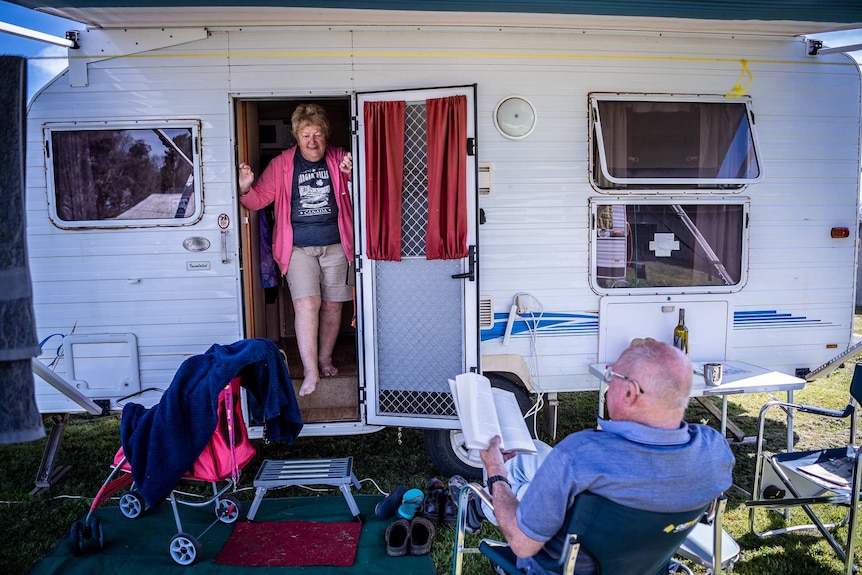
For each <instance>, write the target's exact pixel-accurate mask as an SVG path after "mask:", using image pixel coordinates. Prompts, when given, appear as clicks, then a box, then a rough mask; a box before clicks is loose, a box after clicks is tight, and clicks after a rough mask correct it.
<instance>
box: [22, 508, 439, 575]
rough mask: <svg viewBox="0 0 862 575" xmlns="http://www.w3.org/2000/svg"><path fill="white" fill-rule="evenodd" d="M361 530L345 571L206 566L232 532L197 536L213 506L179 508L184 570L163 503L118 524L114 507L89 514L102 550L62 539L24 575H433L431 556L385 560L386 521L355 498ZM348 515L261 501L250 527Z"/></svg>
mask: <svg viewBox="0 0 862 575" xmlns="http://www.w3.org/2000/svg"><path fill="white" fill-rule="evenodd" d="M354 497H355V499H356V503H357V505H358V506H359V510H360V511H361V512H362V516H363V518H364V521H365V523H364V524H363V526H362V532H361V534H360V536H359V548H358V550H357V552H356V561H355V562H354V563H353V565H352V566H350V567H235V566H230V565H217V564H215V563H213V560H214V559H215V557H216V555H218V552H219V551H221V548H222V546H223V545H224V544H225V541H227V539H228V537H229V536H230V534H231V533H232V532H233V528H234V526H233V525H225V524H222V523H218V524H216V525H215V526H213V527H212V529H210V530H209V531H207V532H206V533H205V534H204V535H203V536H202V537H198V535H200V534H201V533H202V532H203V531H204V530H205V529H206V528H207V526H208V525H209V524H210V522H211V521H212V520H213V519H214V518H215V511H214V508H213V505H212V504H210V505H208V506H206V507H199V508H194V507H189V506H184V505H181V506H179V512H180V520H181V521H182V525H183V531H184V532H185V533H188V534H190V535H193V536H195V537H198V539H199V541H200V542H201V543H202V547H201V548H200V549H199V550H198V556H197V561H196V562H195V563H194V564H193V565H190V566H187V567H183V566H180V565H177V564H176V563H174V561H173V559H171V557H170V553H169V552H168V546H169V544H170V541H171V538H172V537H173V536H174V535H176V533H177V527H176V523H175V521H174V516H173V512H172V511H171V505H170V503H169V502H165V503H163V504H162V505H161V506H159V507H158V508H157V509H156V510H155V511H149V512H147V513H145V514H144V515H142V516H141V517H139V518H137V519H127V518H125V517H123V515H122V514H121V513H120V511H119V509H118V508H117V507H107V506H102V507H100V508H99V509H97V510H96V512H95V514H96V516H97V517H99V519H100V520H101V521H102V532H103V534H104V548H103V549H102V550H101V551H95V550H93V551H87V552H85V554H83V555H81V556H79V557H76V556H75V555H74V554H73V553H72V545H71V543H70V542H69V539H68V537H67V538H65V539H63V540H62V541H60V543H59V544H58V545H57V547H56V548H55V549H54V551H52V552H51V554H49V555H48V556H47V557H45V558H44V559H43V560H42V561H41V562H40V563H39V564H38V565H36V567H35V568H34V569H33V571H31V574H32V575H49V574H57V575H60V574H62V575H75V574H87V575H90V574H92V573H100V574H105V575H112V574H116V575H137V574H144V573H147V574H151V573H159V574H162V573H185V574H186V575H194V574H200V573H230V574H231V575H238V574H252V573H253V574H255V575H266V574H267V573H279V574H286V575H292V574H295V573H302V574H308V575H340V574H347V573H362V574H368V575H378V574H379V575H394V574H398V575H434V565H433V563H432V562H431V557H430V555H420V556H415V555H408V556H405V557H389V556H388V555H387V554H386V542H385V540H384V537H385V532H386V527H387V526H388V525H389V523H390V522H391V521H392V520H391V519H390V520H386V521H382V520H380V519H377V517H375V515H374V506H375V505H376V504H377V502H378V501H380V500H381V497H379V496H376V495H355V496H354ZM250 504H251V502H250V501H244V502H243V504H242V515H241V516H240V521H245V516H246V513H248V507H249V505H250ZM351 519H352V515H351V514H350V509H349V508H348V507H347V503H346V502H345V500H344V498H343V497H341V496H338V497H291V498H284V499H278V498H266V499H264V500H263V501H262V502H261V504H260V508H259V509H258V512H257V515H256V517H255V521H299V520H306V521H349V520H351Z"/></svg>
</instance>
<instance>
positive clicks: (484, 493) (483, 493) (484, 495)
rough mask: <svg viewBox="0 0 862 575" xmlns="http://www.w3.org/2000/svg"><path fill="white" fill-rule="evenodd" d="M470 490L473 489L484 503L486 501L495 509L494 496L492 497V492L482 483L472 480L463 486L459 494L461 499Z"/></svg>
mask: <svg viewBox="0 0 862 575" xmlns="http://www.w3.org/2000/svg"><path fill="white" fill-rule="evenodd" d="M468 491H472V492H473V493H475V494H476V496H477V497H478V498H479V499H481V500H482V502H483V503H485V504H486V505H487V506H488V507H490V508H491V509H494V498H493V497H491V494H490V493H488V490H487V489H485V488H484V487H483V486H482V485H481V484H479V483H476V482H472V483H468V484H467V485H465V486H464V487H462V488H461V493H460V494H459V499H460V498H461V496H462V495H465V494H466V492H468Z"/></svg>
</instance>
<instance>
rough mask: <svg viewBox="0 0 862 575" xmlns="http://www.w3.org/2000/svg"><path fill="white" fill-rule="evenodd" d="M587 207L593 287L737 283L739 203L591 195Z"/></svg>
mask: <svg viewBox="0 0 862 575" xmlns="http://www.w3.org/2000/svg"><path fill="white" fill-rule="evenodd" d="M591 210H592V212H591V216H592V228H593V230H592V244H593V245H592V250H591V254H592V261H593V264H592V276H593V277H592V279H593V285H594V287H595V288H596V289H597V291H599V292H603V293H609V292H610V291H611V290H613V291H614V292H615V293H616V292H617V291H618V290H632V291H636V292H638V293H642V290H648V291H649V293H692V292H701V293H702V292H705V291H710V292H715V291H734V290H735V289H737V288H738V287H741V286H742V284H743V283H744V279H745V278H744V274H745V270H746V269H747V266H746V262H745V258H746V256H745V254H746V249H745V242H746V234H745V222H746V220H747V213H748V204H747V202H743V201H739V202H734V203H724V202H722V203H697V204H695V203H688V204H681V203H669V202H663V201H650V200H646V199H641V200H639V201H633V202H625V203H623V202H619V203H611V202H604V201H599V202H593V204H592V206H591Z"/></svg>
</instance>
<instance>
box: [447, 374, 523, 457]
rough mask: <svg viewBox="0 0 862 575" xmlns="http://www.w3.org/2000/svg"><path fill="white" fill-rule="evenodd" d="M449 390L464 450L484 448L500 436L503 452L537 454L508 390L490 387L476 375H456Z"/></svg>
mask: <svg viewBox="0 0 862 575" xmlns="http://www.w3.org/2000/svg"><path fill="white" fill-rule="evenodd" d="M449 388H450V389H451V391H452V399H453V401H454V402H455V411H456V412H457V413H458V419H459V420H460V421H461V429H462V431H463V432H464V444H465V445H466V447H467V449H487V448H488V445H490V443H491V439H492V438H493V437H494V436H495V435H499V436H500V438H501V440H502V441H501V442H500V447H501V449H502V450H503V451H519V452H527V453H535V452H536V446H535V444H534V443H533V438H532V436H531V435H530V431H529V430H528V429H527V424H526V422H525V421H524V416H523V415H522V414H521V408H520V406H519V405H518V400H517V398H516V397H515V394H513V393H512V392H511V391H506V390H504V389H496V388H493V387H491V381H490V380H489V379H488V378H487V377H485V376H484V375H479V374H478V373H462V374H459V375H458V376H457V377H456V378H455V379H454V380H452V379H450V380H449Z"/></svg>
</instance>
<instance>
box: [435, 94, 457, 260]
mask: <svg viewBox="0 0 862 575" xmlns="http://www.w3.org/2000/svg"><path fill="white" fill-rule="evenodd" d="M425 109H426V114H427V120H426V122H427V133H428V231H427V236H426V240H425V241H426V245H425V258H426V259H429V260H441V259H460V258H464V257H467V97H466V96H452V97H449V98H435V99H432V100H426V102H425Z"/></svg>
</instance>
